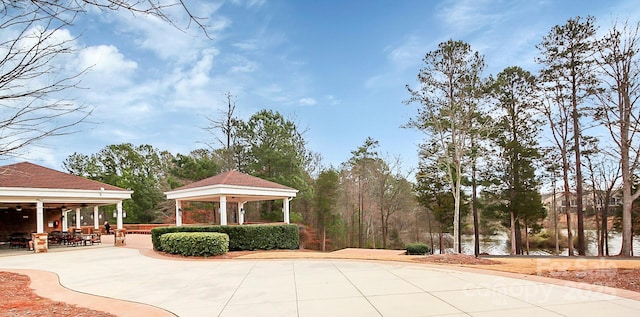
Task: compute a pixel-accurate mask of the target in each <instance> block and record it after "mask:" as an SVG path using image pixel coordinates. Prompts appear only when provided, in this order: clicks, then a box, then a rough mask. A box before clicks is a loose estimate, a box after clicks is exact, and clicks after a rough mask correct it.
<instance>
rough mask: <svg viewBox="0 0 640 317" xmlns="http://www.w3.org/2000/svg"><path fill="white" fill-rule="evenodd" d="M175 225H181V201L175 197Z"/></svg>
mask: <svg viewBox="0 0 640 317" xmlns="http://www.w3.org/2000/svg"><path fill="white" fill-rule="evenodd" d="M176 226H177V227H181V226H182V203H181V202H180V201H179V200H177V199H176Z"/></svg>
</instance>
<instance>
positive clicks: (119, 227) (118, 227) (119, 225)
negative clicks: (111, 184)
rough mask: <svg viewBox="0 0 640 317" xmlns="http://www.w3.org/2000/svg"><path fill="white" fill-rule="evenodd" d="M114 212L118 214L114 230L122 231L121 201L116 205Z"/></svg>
mask: <svg viewBox="0 0 640 317" xmlns="http://www.w3.org/2000/svg"><path fill="white" fill-rule="evenodd" d="M116 210H117V212H118V215H117V216H118V217H117V225H116V229H122V228H124V227H123V226H122V200H121V201H119V202H118V203H117V204H116Z"/></svg>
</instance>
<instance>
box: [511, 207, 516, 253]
mask: <svg viewBox="0 0 640 317" xmlns="http://www.w3.org/2000/svg"><path fill="white" fill-rule="evenodd" d="M509 215H511V225H510V227H511V251H510V252H509V254H511V255H515V254H516V251H517V248H516V217H515V215H514V213H513V210H511V211H510V212H509Z"/></svg>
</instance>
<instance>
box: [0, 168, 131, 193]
mask: <svg viewBox="0 0 640 317" xmlns="http://www.w3.org/2000/svg"><path fill="white" fill-rule="evenodd" d="M0 187H17V188H42V189H44V188H48V189H78V190H101V189H104V190H112V191H126V190H125V189H122V188H120V187H116V186H113V185H109V184H105V183H102V182H98V181H94V180H90V179H87V178H84V177H80V176H76V175H72V174H67V173H63V172H59V171H56V170H54V169H50V168H47V167H44V166H40V165H36V164H33V163H29V162H22V163H16V164H11V165H4V166H0Z"/></svg>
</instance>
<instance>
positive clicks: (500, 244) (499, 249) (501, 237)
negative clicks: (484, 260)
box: [434, 230, 640, 256]
mask: <svg viewBox="0 0 640 317" xmlns="http://www.w3.org/2000/svg"><path fill="white" fill-rule="evenodd" d="M585 234H586V235H587V236H590V235H592V236H594V237H595V235H596V232H595V231H593V230H586V231H585ZM434 238H435V237H434ZM507 242H508V234H507V233H506V232H501V233H499V234H496V235H491V236H481V237H480V252H481V253H488V254H491V255H509V249H510V246H509V245H508V244H507ZM621 246H622V234H620V233H611V234H609V254H610V255H617V254H618V253H620V248H621ZM434 253H439V249H438V248H437V242H436V249H435V250H434ZM462 253H464V254H473V235H463V236H462ZM529 253H530V254H532V255H552V254H553V250H531V251H530V252H529ZM633 254H634V255H635V256H640V237H638V236H636V237H634V239H633ZM560 255H568V250H567V249H560ZM587 255H589V256H596V255H598V245H597V243H596V242H588V243H587Z"/></svg>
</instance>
